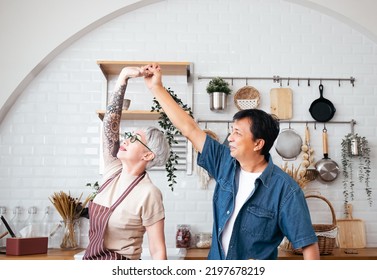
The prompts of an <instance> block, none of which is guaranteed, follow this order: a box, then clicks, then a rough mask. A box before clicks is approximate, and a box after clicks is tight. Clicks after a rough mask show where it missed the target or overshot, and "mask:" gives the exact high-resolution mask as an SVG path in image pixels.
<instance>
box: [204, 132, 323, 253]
mask: <svg viewBox="0 0 377 280" xmlns="http://www.w3.org/2000/svg"><path fill="white" fill-rule="evenodd" d="M197 163H198V165H199V166H201V167H203V168H204V169H206V170H207V171H208V173H209V174H210V175H211V176H212V177H213V178H214V179H215V180H216V187H215V191H214V194H213V229H212V246H211V249H210V252H209V255H208V259H214V260H219V259H230V260H245V259H277V253H278V251H277V247H278V246H279V244H280V243H281V241H282V239H283V237H284V236H287V237H288V239H289V240H290V242H291V243H292V245H293V247H295V248H301V247H304V246H307V245H310V244H312V243H315V242H317V237H316V235H315V232H314V230H313V227H312V222H311V219H310V213H309V209H308V207H307V204H306V200H305V196H304V193H303V192H302V190H301V188H300V187H299V186H298V184H297V183H296V182H295V181H294V180H293V179H292V178H291V177H290V176H289V175H288V174H287V173H285V172H284V171H282V170H281V169H280V168H279V167H277V166H276V165H274V163H273V162H272V158H271V156H269V161H268V166H267V168H266V169H265V170H264V171H263V173H262V174H261V176H260V177H259V178H258V179H257V180H256V181H255V189H254V192H253V193H252V194H251V196H250V197H249V198H248V199H247V201H246V202H245V204H244V205H243V206H242V208H241V209H240V212H239V214H238V216H237V218H236V220H235V223H234V228H233V233H232V237H231V239H230V243H229V249H228V254H227V256H226V257H225V254H224V251H223V248H222V245H221V234H222V232H223V229H224V227H225V224H226V222H227V221H228V219H229V217H230V216H231V214H232V212H233V209H234V203H235V196H236V193H237V188H238V187H237V186H238V183H237V182H236V177H237V176H236V173H237V172H238V170H239V168H240V166H239V163H238V162H237V161H236V160H235V159H234V158H232V157H231V155H230V150H229V148H228V147H227V146H225V145H222V144H220V143H218V142H217V141H215V140H213V139H212V138H211V137H209V136H208V135H207V137H206V142H205V144H204V147H203V151H202V153H199V154H198V160H197Z"/></svg>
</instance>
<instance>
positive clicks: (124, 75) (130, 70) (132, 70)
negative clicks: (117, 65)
mask: <svg viewBox="0 0 377 280" xmlns="http://www.w3.org/2000/svg"><path fill="white" fill-rule="evenodd" d="M143 76H145V70H144V68H143V67H124V68H123V69H122V71H121V72H120V74H119V77H118V81H117V84H118V85H117V86H122V85H125V84H127V81H128V79H129V78H137V77H143Z"/></svg>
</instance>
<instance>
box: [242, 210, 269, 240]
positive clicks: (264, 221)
mask: <svg viewBox="0 0 377 280" xmlns="http://www.w3.org/2000/svg"><path fill="white" fill-rule="evenodd" d="M275 226H276V225H275V212H274V211H272V210H269V209H266V208H262V207H260V206H257V205H250V206H248V207H247V208H246V211H245V212H244V215H243V218H242V221H241V229H242V230H243V231H245V232H247V233H248V234H250V235H252V236H259V237H260V236H263V238H264V239H269V238H270V236H271V235H272V234H273V232H274V228H275Z"/></svg>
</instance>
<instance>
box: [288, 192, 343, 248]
mask: <svg viewBox="0 0 377 280" xmlns="http://www.w3.org/2000/svg"><path fill="white" fill-rule="evenodd" d="M305 198H306V199H308V198H318V199H321V200H323V201H324V202H326V203H327V205H328V206H329V208H330V211H331V216H332V224H313V228H314V231H315V233H316V235H317V238H318V246H319V253H320V255H330V254H332V251H333V249H334V247H335V243H336V236H337V233H338V227H337V226H336V216H335V211H334V208H333V207H332V205H331V203H330V201H328V200H327V199H326V198H324V197H323V196H320V195H306V196H305ZM290 245H291V244H290ZM290 247H291V248H292V251H293V252H294V253H295V254H302V249H293V247H292V246H290Z"/></svg>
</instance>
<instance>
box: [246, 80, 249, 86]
mask: <svg viewBox="0 0 377 280" xmlns="http://www.w3.org/2000/svg"><path fill="white" fill-rule="evenodd" d="M246 85H247V86H248V85H249V83H248V79H247V78H246Z"/></svg>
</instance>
